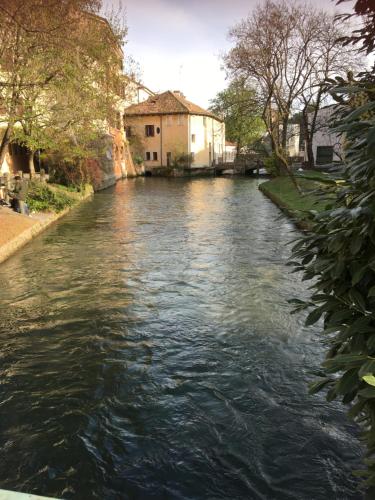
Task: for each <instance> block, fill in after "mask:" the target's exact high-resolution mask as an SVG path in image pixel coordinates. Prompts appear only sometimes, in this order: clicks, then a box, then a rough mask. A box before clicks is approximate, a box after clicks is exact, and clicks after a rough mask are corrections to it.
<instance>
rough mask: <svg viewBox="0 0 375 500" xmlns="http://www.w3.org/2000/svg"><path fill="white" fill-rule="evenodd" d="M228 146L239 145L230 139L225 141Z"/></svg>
mask: <svg viewBox="0 0 375 500" xmlns="http://www.w3.org/2000/svg"><path fill="white" fill-rule="evenodd" d="M225 145H226V146H234V147H235V148H236V147H237V144H236V143H235V142H230V141H225Z"/></svg>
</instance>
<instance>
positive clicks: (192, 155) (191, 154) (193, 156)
mask: <svg viewBox="0 0 375 500" xmlns="http://www.w3.org/2000/svg"><path fill="white" fill-rule="evenodd" d="M190 156H191V163H194V159H195V153H190Z"/></svg>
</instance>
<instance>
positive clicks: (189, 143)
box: [188, 115, 191, 168]
mask: <svg viewBox="0 0 375 500" xmlns="http://www.w3.org/2000/svg"><path fill="white" fill-rule="evenodd" d="M190 119H191V116H190V115H188V158H189V168H191V160H190V153H191V142H190V141H191V136H190V130H191V122H190Z"/></svg>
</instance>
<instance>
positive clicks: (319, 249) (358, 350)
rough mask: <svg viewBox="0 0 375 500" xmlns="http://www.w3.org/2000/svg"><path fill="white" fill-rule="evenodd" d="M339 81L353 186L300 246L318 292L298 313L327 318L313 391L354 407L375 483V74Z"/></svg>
mask: <svg viewBox="0 0 375 500" xmlns="http://www.w3.org/2000/svg"><path fill="white" fill-rule="evenodd" d="M337 83H338V85H337V86H336V87H335V88H334V89H333V90H334V93H335V94H336V95H337V96H338V98H339V100H340V105H339V106H337V110H336V113H335V116H334V120H335V123H334V124H333V130H334V131H336V132H337V133H340V134H344V137H345V162H346V164H347V167H346V172H345V180H346V185H345V186H344V187H343V188H342V189H341V190H339V191H337V196H336V199H335V200H334V206H333V208H332V209H331V210H328V211H325V212H322V213H320V214H319V215H317V216H316V217H315V220H314V227H313V232H312V233H310V234H307V235H305V236H304V237H303V238H301V239H300V241H298V243H297V244H296V245H295V247H294V259H295V260H297V261H298V263H297V264H295V265H296V270H300V271H303V274H304V279H305V280H313V281H312V283H313V285H312V288H313V290H314V292H313V295H312V297H311V300H310V301H309V302H308V303H299V304H297V310H299V309H304V308H306V307H308V308H310V313H309V315H308V317H307V324H313V323H316V322H317V321H318V320H319V319H320V318H322V319H323V333H324V336H325V338H326V342H327V344H328V346H329V349H328V352H327V356H326V360H325V362H324V364H323V369H324V372H325V378H324V383H323V382H322V381H318V383H315V384H314V385H313V386H312V387H311V391H312V392H316V391H317V390H321V389H323V387H324V389H327V390H328V392H327V399H328V400H329V401H331V400H333V399H336V398H339V399H340V400H341V401H342V402H343V403H344V404H347V405H350V410H349V415H350V416H351V417H353V418H354V419H355V420H356V421H357V422H358V423H359V424H360V426H361V428H362V430H363V436H364V440H365V442H366V444H367V448H368V460H367V461H366V463H367V466H368V470H367V473H366V475H367V479H368V484H369V485H375V387H374V375H375V84H374V82H373V80H372V78H371V76H370V75H367V78H366V79H364V80H362V81H357V82H355V83H354V82H353V80H352V79H350V81H349V82H343V81H342V79H340V80H339V81H338V82H337ZM320 382H322V383H320Z"/></svg>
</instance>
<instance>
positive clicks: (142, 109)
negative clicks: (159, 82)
mask: <svg viewBox="0 0 375 500" xmlns="http://www.w3.org/2000/svg"><path fill="white" fill-rule="evenodd" d="M170 114H190V115H202V116H210V117H212V118H215V119H216V120H219V121H223V120H222V119H221V118H219V117H218V116H216V115H214V114H213V113H210V112H209V111H207V110H206V109H203V108H201V107H200V106H197V105H196V104H194V103H192V102H190V101H188V100H187V99H185V97H182V96H181V95H180V94H177V93H176V92H171V91H170V90H167V92H163V93H162V94H155V95H154V96H151V97H149V98H148V99H147V101H144V102H141V103H139V104H132V105H131V106H129V107H128V108H126V109H125V115H133V116H134V115H170Z"/></svg>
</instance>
